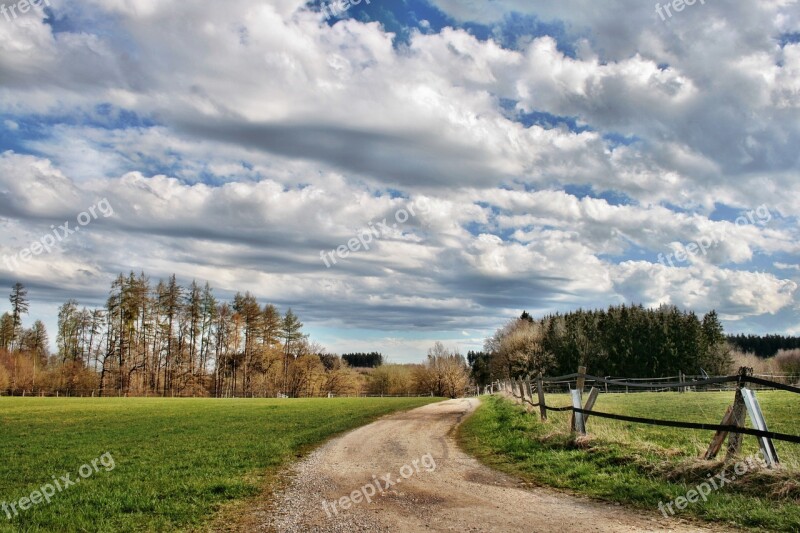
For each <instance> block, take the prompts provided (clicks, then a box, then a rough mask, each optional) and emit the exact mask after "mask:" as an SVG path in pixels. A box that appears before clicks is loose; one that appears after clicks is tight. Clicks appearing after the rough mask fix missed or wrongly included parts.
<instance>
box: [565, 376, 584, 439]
mask: <svg viewBox="0 0 800 533" xmlns="http://www.w3.org/2000/svg"><path fill="white" fill-rule="evenodd" d="M578 374H580V375H579V376H578V380H577V382H576V384H575V390H574V391H570V394H571V395H572V407H575V408H577V409H581V408H582V407H583V388H584V387H585V386H586V378H585V376H584V374H586V367H585V366H579V367H578ZM576 402H577V403H576ZM569 427H570V429H571V431H576V430H577V431H578V432H579V433H580V434H581V435H585V434H586V428H585V427H584V425H583V415H582V414H581V413H576V412H575V411H572V416H571V417H570V419H569Z"/></svg>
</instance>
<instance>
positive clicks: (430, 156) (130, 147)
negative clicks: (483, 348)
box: [0, 0, 800, 359]
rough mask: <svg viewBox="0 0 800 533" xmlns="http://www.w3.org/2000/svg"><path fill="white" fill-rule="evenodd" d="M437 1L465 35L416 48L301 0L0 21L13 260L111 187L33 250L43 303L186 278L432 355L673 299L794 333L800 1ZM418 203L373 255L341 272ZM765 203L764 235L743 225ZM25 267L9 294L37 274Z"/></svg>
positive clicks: (5, 212)
mask: <svg viewBox="0 0 800 533" xmlns="http://www.w3.org/2000/svg"><path fill="white" fill-rule="evenodd" d="M434 3H435V4H436V5H437V6H438V7H439V8H440V9H441V10H442V11H443V12H444V14H445V15H447V16H449V17H452V20H454V21H455V23H454V24H453V27H445V28H443V29H441V31H438V30H436V31H435V30H434V29H433V26H431V27H429V28H428V29H427V30H426V31H425V33H424V34H423V33H420V32H417V31H415V30H413V29H409V32H408V35H409V37H408V40H407V42H403V43H397V42H396V41H395V40H394V39H393V35H392V34H390V33H388V32H386V31H385V30H384V27H383V26H382V25H381V23H380V22H381V21H380V20H378V21H372V20H368V19H363V20H361V19H359V18H355V17H354V18H348V19H343V20H340V21H338V22H336V23H335V24H333V25H329V24H327V23H324V21H323V20H322V19H323V17H322V15H320V14H319V13H314V12H312V11H311V10H309V9H307V8H306V5H305V3H304V2H301V1H299V0H291V1H290V0H281V1H274V2H270V3H268V4H253V3H251V2H245V1H244V0H232V1H230V2H226V3H224V4H221V3H219V2H155V1H152V2H150V1H148V2H128V1H126V0H90V1H87V2H81V3H66V2H59V1H56V0H53V4H54V7H53V10H52V15H53V18H52V20H51V19H46V18H45V17H44V16H40V17H37V16H31V17H27V18H26V19H25V20H24V21H19V22H18V23H15V24H3V25H0V80H2V81H0V95H2V97H1V98H0V115H2V120H1V121H0V150H1V151H2V155H0V224H1V225H2V227H3V230H4V231H3V234H2V235H0V255H2V254H15V253H18V252H19V250H20V249H22V248H24V247H26V246H28V245H29V244H30V243H31V242H33V241H35V240H36V239H38V238H39V237H40V236H41V235H42V234H43V232H46V231H49V228H50V225H52V224H58V223H63V221H65V220H74V219H75V217H76V215H77V213H79V212H80V211H82V210H84V209H86V208H87V207H88V206H90V205H92V204H93V203H95V202H96V201H97V200H98V199H100V198H108V200H109V201H110V202H111V204H112V205H113V206H114V210H115V216H114V217H111V218H108V219H104V220H102V221H98V223H97V224H93V225H92V226H91V227H90V228H87V230H86V231H85V232H82V233H81V234H80V236H79V237H76V238H74V239H71V240H70V241H68V242H65V243H64V244H63V245H62V246H59V247H58V249H57V250H55V251H53V252H52V253H51V254H48V255H47V256H46V257H44V256H39V257H36V258H34V259H32V260H31V261H30V262H29V263H27V264H26V270H25V272H24V281H25V282H27V283H28V284H29V285H30V286H31V287H35V288H36V289H37V290H36V291H32V293H34V294H33V297H34V298H39V299H43V298H45V296H44V294H51V295H52V294H56V295H58V296H61V295H70V296H74V297H78V298H79V299H80V298H82V297H85V298H87V299H90V300H93V302H95V303H100V304H101V303H102V300H103V299H104V294H105V289H102V290H101V289H99V288H100V287H105V286H107V284H108V283H109V282H110V280H111V279H112V278H113V277H114V276H115V275H116V274H118V273H119V272H121V271H128V270H131V269H133V270H135V271H139V270H144V271H146V272H147V273H149V274H150V275H152V276H153V277H154V278H158V277H166V276H168V275H170V274H171V273H173V272H177V273H179V275H180V276H181V277H182V278H184V280H186V281H189V280H190V279H191V278H197V279H200V280H209V281H210V282H211V283H212V285H214V286H215V287H217V288H218V290H219V291H220V293H221V294H223V295H225V294H229V293H230V292H231V291H236V290H251V291H252V292H254V293H256V294H258V295H259V296H260V297H261V298H262V299H263V300H269V301H272V302H275V303H277V304H280V305H283V306H289V305H292V306H293V308H295V309H296V310H298V311H299V312H300V313H301V314H302V316H303V319H304V321H305V322H306V323H307V324H310V325H311V327H316V328H332V329H335V330H336V332H337V333H336V334H327V335H328V338H330V339H338V340H336V341H335V342H337V343H339V344H336V346H344V345H345V344H346V340H347V339H348V336H347V334H346V332H347V331H356V332H358V333H356V334H357V335H361V337H359V338H358V339H355V338H354V339H352V341H353V344H354V345H358V346H361V347H363V348H364V349H367V348H368V346H367V344H369V342H373V341H374V338H380V339H384V340H382V341H374V342H384V341H385V340H386V339H392V338H397V336H398V335H400V336H401V337H402V336H403V335H405V337H403V339H401V341H400V344H398V345H397V346H398V348H397V349H398V350H399V352H398V353H402V354H403V356H404V357H406V358H409V359H413V358H414V357H417V358H418V357H419V356H420V355H422V354H424V350H423V349H422V348H423V346H422V345H421V344H419V343H417V341H418V340H412V339H411V338H410V336H409V335H410V333H409V331H423V332H425V334H424V337H425V339H427V340H430V339H434V338H439V337H441V338H450V339H462V340H463V337H464V335H462V333H464V332H468V333H469V335H475V332H476V331H479V332H486V331H492V330H493V329H494V328H495V327H497V326H498V325H500V324H502V323H503V321H504V320H506V319H507V318H509V317H511V316H515V315H518V314H519V313H520V312H521V310H522V309H528V310H529V311H536V312H540V313H541V312H549V311H564V310H569V309H571V308H573V307H577V306H583V307H596V306H600V307H605V306H607V305H609V304H613V303H619V302H623V301H633V302H642V303H646V304H651V305H658V304H660V303H673V304H677V305H681V306H687V307H692V308H695V309H696V310H698V311H699V312H703V311H707V310H709V309H711V308H717V309H718V311H720V313H721V314H723V315H724V316H725V317H726V320H727V325H728V326H729V327H730V328H732V329H736V328H737V325H738V324H745V323H746V324H751V323H752V322H747V320H749V319H751V318H754V317H755V318H759V317H761V318H764V317H769V318H771V319H772V320H774V322H773V323H772V324H774V329H775V330H784V331H785V330H787V328H790V327H793V324H795V323H796V319H797V309H796V305H795V304H794V303H793V302H794V294H795V292H796V288H797V287H796V280H787V279H783V278H784V277H785V274H786V273H787V272H786V271H787V270H791V269H790V268H789V267H790V266H791V265H792V264H793V262H794V261H796V257H797V254H798V252H800V249H798V244H797V243H798V242H800V239H798V227H797V217H798V215H800V211H798V205H800V188H798V186H797V180H796V175H797V170H798V165H799V164H800V163H799V162H798V159H797V153H796V146H797V145H798V141H800V120H798V119H800V105H798V102H800V99H798V95H800V86H798V82H797V80H798V72H800V44H797V43H792V42H790V41H785V40H784V41H782V40H781V38H780V36H781V35H784V34H787V33H791V32H795V31H797V30H798V28H800V17H798V16H797V15H796V13H794V11H793V9H792V5H791V4H787V3H786V2H778V1H774V2H759V3H749V4H747V5H744V4H742V5H736V6H721V5H716V4H715V5H712V4H710V3H708V4H707V5H705V6H697V5H696V6H695V7H694V9H691V10H688V9H687V10H685V11H684V12H682V13H681V14H680V16H679V17H678V16H676V17H673V18H672V19H670V20H669V21H666V22H665V21H661V20H659V19H658V18H657V15H656V14H655V12H654V10H653V7H652V6H651V5H650V4H641V3H637V2H633V1H622V0H619V1H614V2H609V3H608V4H605V5H604V6H603V7H598V6H597V5H596V3H592V4H589V3H588V2H586V1H585V0H581V1H578V0H572V1H566V2H560V3H552V2H540V1H528V0H526V1H525V2H522V1H521V0H500V1H497V2H476V1H469V0H464V1H461V0H459V1H458V2H453V1H451V0H435V1H434ZM514 13H517V14H521V15H522V16H526V17H533V18H535V19H536V20H538V21H545V22H548V23H553V24H552V25H551V26H537V28H539V30H537V31H539V33H537V34H536V35H525V34H524V31H525V30H524V26H520V28H523V29H522V30H520V29H519V28H517V30H516V31H519V32H521V33H518V34H515V35H514V37H518V39H514V42H515V47H514V48H513V49H510V48H505V47H504V46H503V45H502V44H499V43H498V42H496V41H494V40H492V39H485V38H479V37H476V35H474V34H473V33H475V34H479V33H480V32H474V31H473V33H471V28H472V30H474V26H469V27H468V25H465V24H463V23H466V22H477V23H481V24H485V25H488V26H489V30H490V31H489V32H488V34H489V35H490V34H491V30H492V29H496V28H497V27H499V26H500V25H502V24H504V21H507V20H510V18H509V17H512V16H514V15H513V14H514ZM509 27H510V26H509ZM515 27H516V26H515ZM542 27H545V28H562V29H563V32H561V31H560V32H559V35H549V34H541V31H545V30H541V28H542ZM508 31H510V30H508ZM565 43H566V44H568V45H569V46H564V44H565ZM541 117H547V120H541ZM420 200H424V201H425V205H427V206H428V209H427V210H426V212H425V213H424V214H421V215H420V216H419V217H415V218H414V219H412V220H410V221H409V222H408V223H406V224H403V225H402V227H399V228H395V230H394V231H392V232H390V233H389V234H387V235H386V236H385V237H384V238H381V239H380V240H377V241H376V242H375V243H374V246H373V247H372V249H371V250H370V251H368V252H367V251H365V252H361V253H358V254H354V255H352V256H351V257H349V258H348V259H346V260H342V261H340V262H339V263H338V264H337V265H335V266H334V267H333V268H330V269H329V268H326V266H325V264H324V263H323V261H322V260H321V259H320V253H321V252H325V251H329V250H334V249H336V247H338V246H340V245H342V244H345V243H346V242H347V241H348V239H350V238H352V237H353V236H354V235H355V234H356V232H358V231H359V230H361V229H363V228H365V227H367V226H368V225H369V224H370V223H374V222H376V221H381V220H383V219H384V218H389V219H391V217H393V216H394V213H396V212H397V210H398V209H401V208H403V207H404V206H406V205H408V203H409V202H415V201H420ZM762 205H764V206H768V207H769V209H770V212H771V213H772V214H773V215H774V216H773V217H772V219H771V220H770V221H769V222H768V223H764V224H755V223H753V224H748V225H746V226H745V227H737V225H736V223H735V221H736V218H737V217H738V216H740V215H741V213H743V212H745V213H746V212H747V211H749V210H753V209H756V208H757V207H758V206H762ZM717 234H724V235H726V236H727V238H726V239H724V240H720V241H719V242H716V243H715V245H714V246H713V247H710V248H709V249H708V250H707V252H706V253H705V254H702V255H696V256H692V257H691V258H690V259H689V260H687V261H685V262H683V263H681V262H678V263H676V264H673V265H672V266H670V265H669V264H668V263H667V262H662V263H659V254H663V256H666V255H667V254H670V253H673V254H674V253H675V252H676V251H679V250H680V249H682V247H685V246H687V245H689V244H690V243H696V242H700V241H701V239H704V238H707V237H708V236H710V235H717ZM1 263H2V262H0V282H5V283H6V284H9V283H11V282H12V280H16V278H17V277H19V276H20V275H21V273H20V272H12V271H10V270H8V269H7V268H6V267H5V266H3V265H2V264H1ZM48 305H50V303H48ZM765 320H766V319H765ZM366 330H373V331H376V332H378V335H377V337H374V338H370V339H366V338H365V337H363V333H362V331H366ZM397 332H401V333H399V334H398V333H397ZM427 340H426V341H424V342H427ZM419 342H423V341H419ZM359 343H362V344H359ZM415 343H417V344H415ZM377 348H379V347H377ZM342 349H344V348H342Z"/></svg>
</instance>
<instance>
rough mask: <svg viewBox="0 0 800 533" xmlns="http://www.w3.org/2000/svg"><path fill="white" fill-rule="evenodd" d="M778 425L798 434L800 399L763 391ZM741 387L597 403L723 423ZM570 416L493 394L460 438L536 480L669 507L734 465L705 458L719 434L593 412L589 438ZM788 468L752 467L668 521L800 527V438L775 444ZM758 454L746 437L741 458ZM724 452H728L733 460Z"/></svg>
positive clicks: (552, 398) (653, 507) (497, 463)
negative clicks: (574, 430) (575, 429)
mask: <svg viewBox="0 0 800 533" xmlns="http://www.w3.org/2000/svg"><path fill="white" fill-rule="evenodd" d="M758 398H759V401H760V404H761V407H762V410H763V411H764V415H765V417H766V420H767V423H768V425H769V429H770V430H772V431H776V432H782V433H788V434H794V435H796V434H798V429H797V420H798V419H797V408H798V397H797V396H796V395H793V394H790V393H784V392H759V393H758ZM732 400H733V393H732V392H720V393H716V392H703V393H685V394H679V393H637V394H601V395H600V397H599V399H598V401H597V404H596V405H595V407H594V409H595V410H597V411H601V412H606V413H616V414H622V415H629V416H640V417H648V418H656V419H665V420H682V421H691V422H708V423H714V424H718V423H719V421H720V420H721V418H722V415H723V414H724V412H725V408H726V407H727V406H728V405H730V404H731V403H732ZM546 402H547V404H548V405H550V406H553V407H560V406H567V405H569V399H568V397H567V396H566V395H562V394H548V395H547V396H546ZM568 420H569V413H558V412H550V413H548V420H547V421H546V422H541V421H540V419H539V414H538V409H537V410H536V412H535V413H528V412H526V410H525V408H523V407H521V406H519V405H516V404H514V403H512V402H511V401H510V400H507V399H504V398H500V397H497V396H493V397H484V399H483V403H482V405H481V407H480V408H479V409H478V411H477V412H476V414H475V415H473V416H472V417H471V418H469V419H468V420H467V421H466V422H465V423H464V424H463V425H462V426H461V427H460V429H459V440H460V443H461V445H462V446H463V447H464V448H465V450H466V451H467V452H469V453H472V454H473V455H475V456H476V457H478V458H479V459H480V460H482V461H483V462H484V463H486V464H488V465H489V466H492V467H494V468H497V469H499V470H502V471H505V472H507V473H510V474H513V475H515V476H518V477H521V478H523V479H525V480H527V481H529V482H531V483H533V484H536V485H542V486H549V487H554V488H556V489H562V490H566V491H568V492H573V493H580V494H584V495H587V496H590V497H593V498H598V499H601V500H605V501H612V502H620V503H625V504H630V505H633V506H635V507H640V508H643V509H647V510H649V511H650V512H652V513H653V514H654V515H658V514H659V513H660V509H659V504H660V503H661V504H667V503H669V502H672V501H674V500H675V499H676V498H678V497H682V496H686V494H687V493H688V491H690V490H692V489H695V488H696V487H697V486H698V485H699V484H701V483H703V482H706V481H707V480H708V479H710V478H709V476H711V477H713V478H715V479H716V476H718V475H719V474H720V473H722V472H727V473H728V475H729V476H730V475H733V466H732V465H727V466H726V465H724V464H722V462H721V461H703V460H700V459H699V457H700V456H701V455H702V454H703V453H704V452H705V451H706V449H707V448H708V445H709V443H710V442H711V438H712V437H713V432H709V431H697V430H683V429H675V428H666V427H657V426H645V425H641V424H632V423H627V422H620V421H615V420H608V419H602V418H598V417H594V418H591V417H590V418H589V420H588V423H587V431H588V433H589V435H588V436H587V437H580V438H576V437H575V436H574V435H571V434H570V433H569V431H568ZM775 447H776V449H777V452H778V455H779V457H780V459H781V462H782V467H781V469H780V471H779V472H777V473H776V472H771V471H765V470H764V469H750V470H749V471H748V472H747V473H746V474H744V475H743V476H741V477H740V479H738V480H736V481H735V482H733V483H728V484H726V486H724V487H720V488H719V489H718V490H713V491H712V492H711V494H710V495H708V496H707V498H706V500H707V501H704V500H703V499H700V500H699V501H697V502H696V503H691V504H689V505H688V506H686V508H685V509H682V510H677V509H675V508H674V507H673V510H674V511H675V514H671V513H669V512H667V513H666V515H667V517H668V518H672V517H680V518H687V519H698V520H707V521H712V522H716V523H722V524H730V525H735V526H738V527H744V528H752V529H756V530H772V531H798V530H800V505H798V502H800V470H798V465H800V445H797V444H792V443H784V442H775ZM757 452H758V445H757V442H756V438H755V437H749V436H745V438H744V446H743V449H742V453H741V456H742V457H746V456H750V455H752V454H755V453H757ZM724 455H725V453H724V450H723V453H722V454H721V456H722V457H724Z"/></svg>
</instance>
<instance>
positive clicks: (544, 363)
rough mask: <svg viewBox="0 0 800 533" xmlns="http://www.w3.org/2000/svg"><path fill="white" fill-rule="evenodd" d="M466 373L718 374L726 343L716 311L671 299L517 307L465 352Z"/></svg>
mask: <svg viewBox="0 0 800 533" xmlns="http://www.w3.org/2000/svg"><path fill="white" fill-rule="evenodd" d="M467 356H468V360H469V363H470V366H471V374H472V378H473V380H474V381H475V382H476V383H478V384H481V385H485V384H487V383H489V382H490V381H491V380H493V379H503V378H523V377H527V376H535V375H538V374H539V373H542V374H544V375H563V374H571V373H573V372H575V371H577V369H578V367H579V366H585V367H587V369H588V371H589V372H590V373H591V374H595V375H601V376H616V377H629V378H637V377H662V376H677V375H678V374H679V373H680V372H684V373H686V374H700V373H701V372H703V371H705V372H707V373H708V374H725V373H727V372H729V371H730V367H731V364H732V359H731V353H730V347H729V346H728V345H727V343H726V339H725V334H724V330H723V327H722V324H721V323H720V321H719V318H718V316H717V313H716V312H715V311H710V312H709V313H707V314H706V315H705V316H703V318H702V319H700V318H699V317H698V316H697V315H696V314H695V313H694V312H691V311H681V310H679V309H678V308H677V307H674V306H666V305H664V306H661V307H659V308H657V309H645V308H644V307H643V306H641V305H639V306H626V305H620V306H612V307H609V308H608V309H607V310H590V311H587V310H578V311H574V312H570V313H567V314H558V313H556V314H551V315H547V316H545V317H543V318H541V319H539V320H535V319H534V318H533V317H532V316H531V315H530V314H528V313H527V312H524V313H523V314H522V316H521V317H520V318H518V319H514V320H512V321H510V322H509V323H508V324H506V325H505V326H504V327H503V328H501V329H499V330H497V332H496V333H495V334H494V335H493V336H492V337H490V338H488V339H487V340H486V342H485V345H484V351H483V352H470V353H468V354H467Z"/></svg>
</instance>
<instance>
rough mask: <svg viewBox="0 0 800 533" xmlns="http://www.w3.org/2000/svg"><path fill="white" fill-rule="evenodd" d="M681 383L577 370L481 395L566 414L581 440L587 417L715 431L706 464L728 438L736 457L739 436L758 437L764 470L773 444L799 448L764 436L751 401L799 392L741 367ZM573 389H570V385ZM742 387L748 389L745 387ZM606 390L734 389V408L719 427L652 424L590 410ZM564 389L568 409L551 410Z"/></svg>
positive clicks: (777, 436)
mask: <svg viewBox="0 0 800 533" xmlns="http://www.w3.org/2000/svg"><path fill="white" fill-rule="evenodd" d="M680 377H681V378H683V379H680V380H679V381H664V380H663V378H662V379H654V380H649V381H647V382H643V381H642V380H619V379H608V378H602V377H597V376H592V375H589V374H587V373H586V368H584V367H580V368H579V369H578V372H577V373H576V374H569V375H566V376H558V377H553V378H545V377H543V376H541V375H540V376H539V377H538V378H536V379H525V380H505V381H497V382H495V383H492V384H491V385H490V386H488V387H486V389H485V391H484V392H486V393H489V394H494V393H498V392H502V393H506V394H508V395H510V396H513V397H514V398H515V399H516V400H517V401H519V402H521V403H523V404H526V405H529V406H530V407H533V408H538V409H539V415H540V417H541V418H542V420H547V413H548V412H551V411H556V412H557V411H561V412H568V411H569V412H570V413H571V415H570V421H569V424H570V426H569V427H570V431H572V432H574V433H576V434H578V435H586V432H587V431H586V427H587V421H588V419H589V418H590V417H592V416H596V417H598V418H607V419H611V420H621V421H624V422H631V423H635V424H647V425H654V426H666V427H673V428H680V429H700V430H710V431H715V432H716V433H715V435H714V438H713V439H712V441H711V444H710V445H709V447H708V450H707V451H706V453H705V454H704V457H705V459H708V460H710V459H714V458H715V457H716V456H717V455H718V454H719V452H720V450H721V448H722V445H723V443H724V441H725V439H726V438H727V439H728V449H727V456H728V457H733V456H736V455H738V454H739V452H740V450H741V445H742V438H743V436H744V435H752V436H755V437H756V438H758V444H759V446H760V448H761V452H762V454H763V456H764V461H765V462H766V464H767V466H769V467H773V466H775V465H778V464H779V463H780V460H779V458H778V454H777V452H776V451H775V447H774V446H773V444H772V441H773V440H779V441H785V442H792V443H795V444H800V436H796V435H787V434H784V433H775V432H773V431H769V429H768V428H767V423H766V420H765V418H764V414H763V412H762V411H761V406H760V405H759V403H758V399H757V398H756V393H755V390H754V387H761V388H762V389H764V388H769V389H777V390H782V391H787V392H791V393H794V394H800V388H798V387H794V386H792V385H788V384H786V383H779V382H777V381H771V380H767V379H763V378H762V377H757V376H754V375H753V373H752V369H749V368H741V369H740V370H739V374H738V375H735V376H719V377H708V376H704V377H703V378H702V379H690V380H689V379H686V378H685V377H684V376H680ZM587 383H590V384H592V385H593V386H592V387H591V390H590V391H589V395H588V398H587V399H586V402H585V403H584V401H583V395H584V392H585V388H586V385H587ZM573 384H574V386H573ZM747 385H750V387H748V386H747ZM600 387H602V388H603V389H604V391H606V392H607V391H608V390H609V387H610V388H612V389H613V390H620V391H630V390H638V391H654V390H655V391H664V390H675V391H680V392H685V391H688V390H723V389H724V388H725V387H733V389H732V390H734V391H735V397H734V400H733V404H732V405H731V406H730V407H728V409H727V411H726V412H725V415H724V416H723V418H722V422H721V423H720V424H704V423H696V422H682V421H673V420H657V419H652V418H641V417H634V416H625V415H619V414H613V413H604V412H601V411H595V410H594V406H595V403H596V402H597V399H598V396H599V394H600V392H601V388H600ZM565 388H566V391H568V392H569V395H570V400H571V402H572V405H571V406H568V407H552V406H549V405H547V403H546V401H545V393H552V392H553V391H554V390H555V391H559V392H562V391H564V389H565ZM748 415H749V417H750V420H751V422H752V425H753V428H748V427H746V426H745V422H746V420H745V418H746V416H748Z"/></svg>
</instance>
